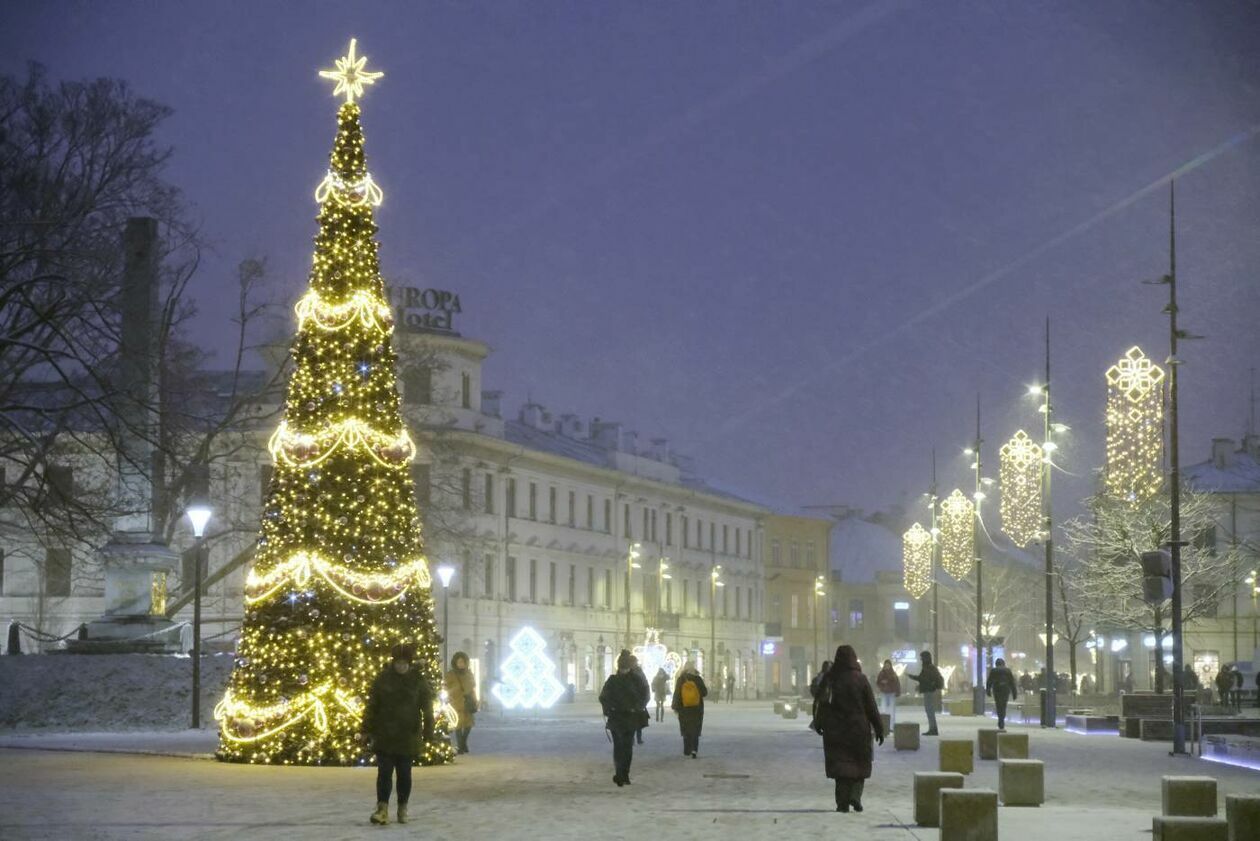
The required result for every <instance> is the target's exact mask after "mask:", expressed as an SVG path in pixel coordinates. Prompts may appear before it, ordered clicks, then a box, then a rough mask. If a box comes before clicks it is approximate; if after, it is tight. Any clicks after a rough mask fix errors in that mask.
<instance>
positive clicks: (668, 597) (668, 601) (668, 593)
mask: <svg viewBox="0 0 1260 841" xmlns="http://www.w3.org/2000/svg"><path fill="white" fill-rule="evenodd" d="M0 560H2V559H0ZM0 571H3V570H2V569H0ZM665 612H666V613H673V612H674V582H673V581H666V582H665Z"/></svg>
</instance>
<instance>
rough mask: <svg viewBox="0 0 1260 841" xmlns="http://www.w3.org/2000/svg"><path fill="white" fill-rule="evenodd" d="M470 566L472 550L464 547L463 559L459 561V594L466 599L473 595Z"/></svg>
mask: <svg viewBox="0 0 1260 841" xmlns="http://www.w3.org/2000/svg"><path fill="white" fill-rule="evenodd" d="M472 566H473V563H472V552H469V551H468V550H467V549H465V550H464V557H463V560H462V561H461V562H460V567H461V570H460V573H459V594H460V595H461V596H463V597H464V598H466V599H471V598H472V597H473V584H472Z"/></svg>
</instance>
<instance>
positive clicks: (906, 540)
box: [901, 523, 932, 599]
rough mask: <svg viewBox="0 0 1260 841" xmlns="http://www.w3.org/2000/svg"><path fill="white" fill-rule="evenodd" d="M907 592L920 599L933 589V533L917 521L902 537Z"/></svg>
mask: <svg viewBox="0 0 1260 841" xmlns="http://www.w3.org/2000/svg"><path fill="white" fill-rule="evenodd" d="M901 553H902V563H903V565H904V575H903V577H904V580H905V585H906V592H907V593H909V594H910V596H911V598H915V599H919V598H922V597H923V596H924V595H926V594H927V591H928V590H931V589H932V534H931V532H929V531H928V530H927V529H925V528H923V526H921V525H919V524H918V523H915V524H914V525H913V526H911V527H910V528H909V530H908V531H907V532H906V533H905V534H904V535H902V537H901Z"/></svg>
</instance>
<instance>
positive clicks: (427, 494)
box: [411, 462, 433, 508]
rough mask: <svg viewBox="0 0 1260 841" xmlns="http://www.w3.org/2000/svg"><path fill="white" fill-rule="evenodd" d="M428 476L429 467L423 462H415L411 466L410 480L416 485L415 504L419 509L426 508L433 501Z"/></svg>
mask: <svg viewBox="0 0 1260 841" xmlns="http://www.w3.org/2000/svg"><path fill="white" fill-rule="evenodd" d="M429 474H430V468H429V465H427V464H424V463H423V462H415V463H414V464H412V465H411V478H412V480H413V481H414V482H415V483H416V504H417V505H419V506H420V507H421V508H428V507H429V505H430V503H431V502H432V501H433V493H432V486H431V483H430V475H429Z"/></svg>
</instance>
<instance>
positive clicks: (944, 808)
mask: <svg viewBox="0 0 1260 841" xmlns="http://www.w3.org/2000/svg"><path fill="white" fill-rule="evenodd" d="M997 810H998V796H997V792H996V791H993V790H992V789H984V788H972V789H949V788H943V789H941V835H940V841H997V837H998V817H997Z"/></svg>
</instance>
